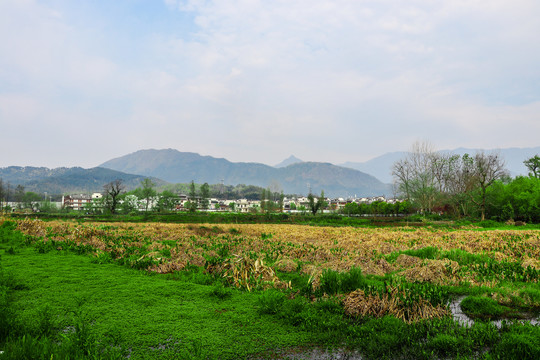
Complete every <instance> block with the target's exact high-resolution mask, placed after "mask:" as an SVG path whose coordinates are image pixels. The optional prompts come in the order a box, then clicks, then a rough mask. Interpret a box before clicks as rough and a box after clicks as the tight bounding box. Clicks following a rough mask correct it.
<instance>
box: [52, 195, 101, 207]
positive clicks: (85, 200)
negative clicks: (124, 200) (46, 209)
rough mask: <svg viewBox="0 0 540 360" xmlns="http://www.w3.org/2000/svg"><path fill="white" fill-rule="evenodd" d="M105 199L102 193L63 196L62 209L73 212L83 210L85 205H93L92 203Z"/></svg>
mask: <svg viewBox="0 0 540 360" xmlns="http://www.w3.org/2000/svg"><path fill="white" fill-rule="evenodd" d="M102 197H103V195H102V194H100V193H93V194H92V195H88V194H76V195H64V196H62V207H63V208H65V209H71V210H82V209H84V207H85V205H87V204H91V203H92V201H94V200H98V199H101V198H102Z"/></svg>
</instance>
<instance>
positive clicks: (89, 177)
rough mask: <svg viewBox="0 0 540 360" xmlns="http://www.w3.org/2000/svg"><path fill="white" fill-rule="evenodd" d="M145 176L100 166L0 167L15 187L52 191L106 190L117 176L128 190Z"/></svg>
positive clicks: (157, 181) (158, 182) (0, 176)
mask: <svg viewBox="0 0 540 360" xmlns="http://www.w3.org/2000/svg"><path fill="white" fill-rule="evenodd" d="M144 178H145V177H144V176H141V175H133V174H126V173H123V172H120V171H116V170H111V169H105V168H100V167H96V168H91V169H83V168H81V167H72V168H66V167H62V168H56V169H49V168H45V167H31V166H25V167H20V166H10V167H6V168H0V179H2V181H3V182H4V183H9V184H10V185H11V186H12V187H13V188H15V187H16V186H17V185H23V186H24V188H25V191H33V192H37V193H44V192H47V193H49V194H64V193H77V192H81V193H91V192H100V191H103V185H105V184H107V183H109V182H111V181H114V180H116V179H121V180H122V181H123V184H124V185H125V187H126V189H127V190H129V189H134V188H136V187H138V186H140V183H141V181H142V180H143V179H144ZM152 181H153V182H154V183H155V184H156V185H158V186H161V185H164V184H166V183H167V182H165V181H163V180H160V179H155V178H153V179H152Z"/></svg>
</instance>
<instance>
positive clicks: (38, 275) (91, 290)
mask: <svg viewBox="0 0 540 360" xmlns="http://www.w3.org/2000/svg"><path fill="white" fill-rule="evenodd" d="M14 228H15V223H14V222H11V221H5V222H4V223H3V224H1V225H0V352H1V353H0V359H87V358H88V359H101V358H103V359H127V358H129V359H268V358H284V357H286V356H289V355H290V356H291V357H292V358H294V357H295V356H297V357H299V358H300V357H301V356H302V354H307V353H309V352H310V351H311V350H312V349H326V348H330V349H333V350H334V351H335V352H337V353H341V356H342V357H343V356H347V354H352V353H356V352H357V353H360V354H362V358H364V359H379V358H389V359H440V358H471V359H472V358H484V359H515V358H519V359H538V358H540V328H539V327H538V326H532V325H528V324H519V323H511V322H509V323H508V324H504V325H503V327H502V328H500V329H499V328H497V327H495V326H494V325H493V324H492V323H491V322H489V321H486V322H482V321H478V322H476V323H475V324H474V325H473V326H472V327H465V326H462V325H460V324H458V323H457V322H455V321H454V320H453V319H452V318H451V317H444V318H442V319H431V320H424V321H419V322H415V323H412V324H407V323H405V322H403V321H401V320H399V319H396V318H395V317H393V316H385V317H381V318H374V317H361V318H353V317H350V316H347V315H346V314H345V313H344V310H343V306H342V304H341V298H340V297H339V296H340V295H339V293H340V291H341V290H342V289H340V287H342V288H345V287H347V289H348V290H347V291H350V289H352V288H354V287H355V284H357V283H358V284H360V283H361V284H362V286H367V285H369V284H373V286H375V287H376V286H381V284H382V283H383V281H385V279H384V278H377V277H367V278H364V277H363V275H361V274H360V273H359V272H358V271H357V272H356V273H352V272H351V274H350V275H347V274H345V275H338V274H336V273H332V272H327V273H326V274H325V275H324V276H323V278H322V282H321V288H322V289H327V290H326V292H327V293H334V292H335V293H336V294H337V295H331V296H327V295H324V296H323V295H322V294H319V295H317V296H318V297H317V299H316V300H315V301H310V300H308V299H307V297H305V296H301V294H298V293H293V292H291V291H285V292H284V291H278V290H273V289H270V290H265V291H263V290H254V291H251V292H250V291H247V290H245V289H244V290H242V289H237V288H234V287H230V286H228V285H227V284H226V283H225V282H224V281H223V278H222V277H217V276H215V275H211V274H208V273H206V272H204V271H203V270H204V268H203V267H195V266H190V267H188V268H186V269H185V270H184V271H182V272H175V273H173V274H156V273H149V272H147V271H144V270H137V269H133V268H130V267H128V266H125V265H119V264H118V263H108V262H106V263H101V261H100V259H99V258H97V257H94V256H92V255H91V254H90V253H88V254H77V252H78V251H77V248H75V247H72V248H67V249H65V248H63V249H62V250H57V249H45V248H44V247H40V246H36V244H37V243H31V242H28V241H26V239H25V236H24V235H22V234H21V233H20V232H18V231H17V230H15V229H14ZM346 275H347V276H346ZM288 276H289V277H290V278H291V280H292V281H300V280H301V278H300V277H298V276H296V275H294V274H289V275H288ZM332 279H334V280H332ZM336 284H339V286H337V287H336V286H335V285H336ZM366 284H367V285H366ZM529 286H531V287H532V288H534V289H538V283H537V282H536V283H533V284H529ZM333 288H335V291H334V290H332V291H331V290H329V289H333ZM349 288H350V289H349ZM412 289H417V288H412ZM418 289H420V288H418ZM422 291H424V290H422ZM293 295H295V296H293ZM312 296H313V295H312ZM293 297H294V299H293ZM477 307H478V305H477ZM330 353H331V352H330ZM326 358H331V355H328V356H327V357H326Z"/></svg>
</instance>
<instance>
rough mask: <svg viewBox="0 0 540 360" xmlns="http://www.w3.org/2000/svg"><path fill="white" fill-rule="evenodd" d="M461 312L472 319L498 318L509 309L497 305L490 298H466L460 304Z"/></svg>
mask: <svg viewBox="0 0 540 360" xmlns="http://www.w3.org/2000/svg"><path fill="white" fill-rule="evenodd" d="M461 310H463V311H464V312H465V313H466V314H467V315H469V316H470V317H473V318H483V319H494V318H499V317H501V316H502V315H504V314H505V313H506V312H508V311H509V310H510V309H509V308H507V307H506V306H502V305H499V304H498V303H497V302H496V301H495V300H493V299H492V298H488V297H485V296H468V297H466V298H465V299H463V301H462V302H461Z"/></svg>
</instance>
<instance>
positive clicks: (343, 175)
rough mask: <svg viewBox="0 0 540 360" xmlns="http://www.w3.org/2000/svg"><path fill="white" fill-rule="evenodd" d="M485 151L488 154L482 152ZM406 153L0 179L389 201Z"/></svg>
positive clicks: (144, 162) (87, 187) (515, 152)
mask: <svg viewBox="0 0 540 360" xmlns="http://www.w3.org/2000/svg"><path fill="white" fill-rule="evenodd" d="M478 151H482V150H479V149H465V148H459V149H455V150H443V151H441V152H450V153H453V154H457V155H463V154H465V153H468V154H471V155H472V154H475V153H476V152H478ZM494 151H497V152H498V153H500V154H501V156H502V158H503V159H504V160H505V162H506V168H507V169H508V170H509V171H510V173H511V175H512V176H516V175H526V174H527V169H526V167H525V166H524V164H523V161H524V160H526V159H528V158H531V157H532V156H534V155H536V154H540V147H535V148H507V149H499V150H494ZM486 152H490V151H486ZM405 156H407V152H389V153H386V154H384V155H382V156H379V157H376V158H374V159H371V160H369V161H366V162H346V163H343V164H340V165H333V164H330V163H321V162H304V161H302V160H300V159H299V158H297V157H295V156H294V155H291V156H290V157H289V158H287V159H285V160H284V161H282V162H281V163H279V164H277V165H275V166H269V165H265V164H261V163H246V162H231V161H228V160H226V159H223V158H215V157H212V156H201V155H199V154H197V153H192V152H180V151H178V150H174V149H163V150H154V149H149V150H140V151H137V152H134V153H131V154H128V155H125V156H122V157H119V158H115V159H112V160H109V161H106V162H105V163H103V164H101V165H100V166H99V167H95V168H91V169H83V168H80V167H73V168H66V167H62V168H56V169H48V168H45V167H20V166H10V167H6V168H0V179H2V180H3V181H4V183H10V184H11V186H12V188H14V187H15V186H16V185H19V184H20V185H24V186H25V190H26V191H34V192H37V193H44V192H47V193H49V194H65V193H80V192H84V193H91V192H98V191H102V190H103V185H104V184H106V183H108V182H110V181H113V180H115V179H122V180H123V182H124V185H125V187H126V190H130V189H134V188H136V187H138V186H140V183H141V181H142V180H143V179H144V178H147V177H150V178H151V179H152V181H153V182H154V183H155V184H156V185H157V186H161V185H165V184H167V183H188V182H191V181H192V180H193V181H195V182H196V183H204V182H207V183H209V184H219V183H224V184H227V185H237V184H246V185H256V186H261V187H269V188H270V189H271V190H273V191H280V190H283V191H284V192H285V193H287V194H293V193H294V194H307V193H308V192H309V191H312V192H313V193H314V194H319V193H320V191H322V190H324V192H325V194H326V195H327V196H330V197H348V196H355V195H356V196H375V195H386V196H392V195H393V192H392V190H391V186H390V185H389V184H390V183H391V182H392V176H391V169H392V165H393V164H394V162H395V161H397V160H399V159H401V158H403V157H405Z"/></svg>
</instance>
